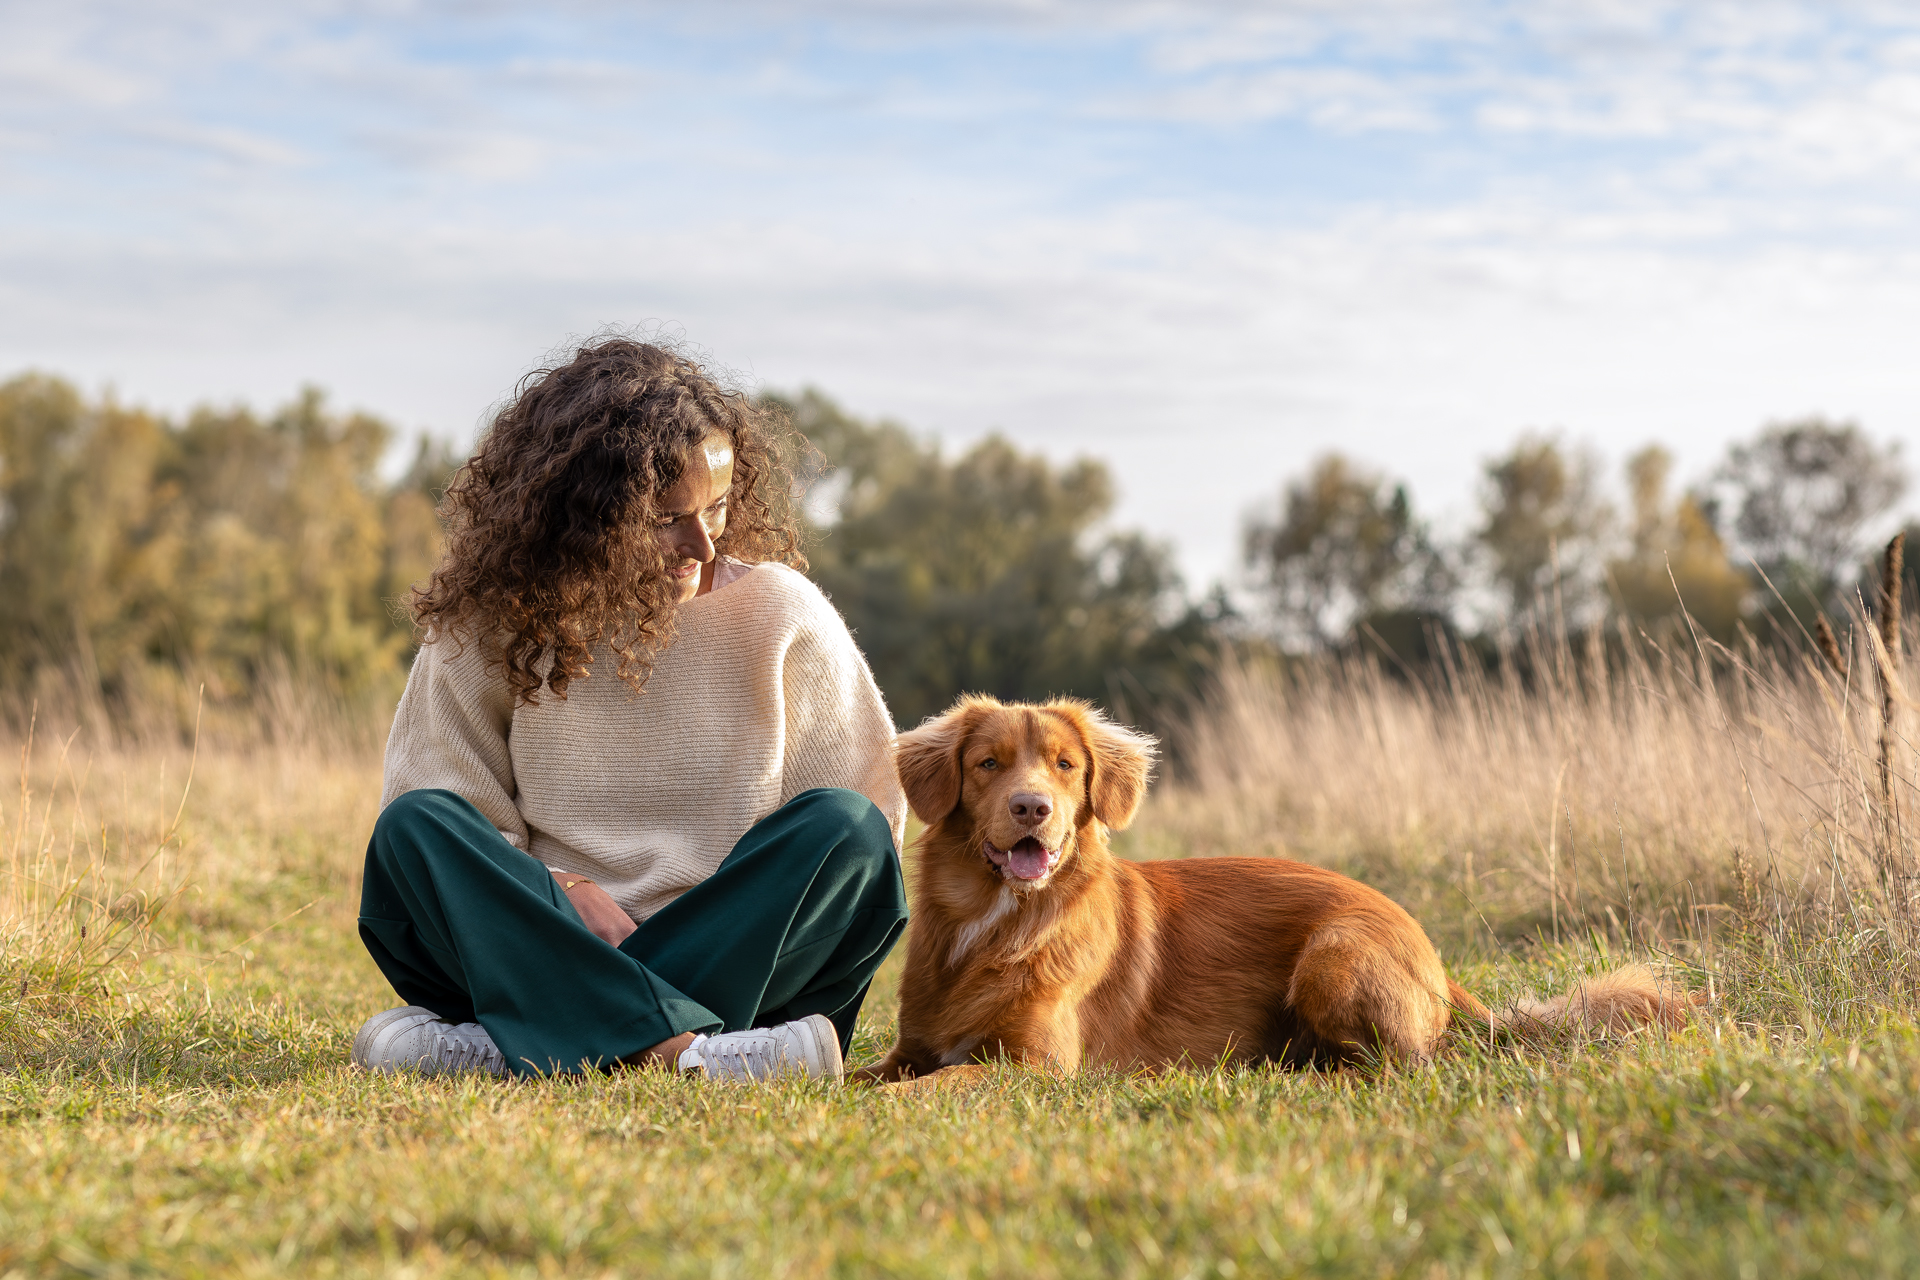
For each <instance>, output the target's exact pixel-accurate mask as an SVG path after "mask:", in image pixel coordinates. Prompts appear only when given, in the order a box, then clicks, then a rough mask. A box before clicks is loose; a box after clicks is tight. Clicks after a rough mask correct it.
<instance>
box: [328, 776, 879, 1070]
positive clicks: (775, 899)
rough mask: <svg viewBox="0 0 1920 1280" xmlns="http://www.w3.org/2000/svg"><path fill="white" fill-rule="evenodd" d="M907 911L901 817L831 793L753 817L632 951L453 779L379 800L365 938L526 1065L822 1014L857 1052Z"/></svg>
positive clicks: (448, 1013)
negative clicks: (382, 804) (872, 993)
mask: <svg viewBox="0 0 1920 1280" xmlns="http://www.w3.org/2000/svg"><path fill="white" fill-rule="evenodd" d="M906 921H907V899H906V890H905V887H904V885H903V884H902V883H901V879H900V859H899V855H898V854H897V853H896V852H895V851H894V847H893V834H892V832H891V831H890V830H889V829H888V827H887V820H886V818H885V817H883V816H882V815H881V813H880V811H879V810H878V809H876V808H875V807H874V806H873V803H872V802H871V801H870V800H868V799H867V798H866V797H865V796H862V795H860V794H858V793H857V792H853V791H844V790H839V789H826V788H823V789H819V790H814V791H806V792H802V793H801V794H800V795H797V796H795V797H794V798H793V799H792V800H790V801H788V802H787V803H786V804H784V805H782V806H781V807H780V808H779V809H777V810H775V811H774V812H773V813H771V814H769V815H768V816H767V817H766V818H765V819H763V820H762V821H760V822H759V823H756V824H755V825H754V827H753V828H752V829H751V830H749V831H748V832H747V834H746V835H744V836H742V837H741V838H740V842H739V843H738V844H736V845H735V846H734V847H733V851H732V852H731V853H729V854H728V855H727V859H726V861H725V862H723V863H721V864H720V869H719V870H717V871H715V872H714V873H713V874H712V875H711V876H709V877H708V878H707V879H706V880H704V881H702V882H701V883H699V884H697V885H695V886H694V887H693V888H692V889H689V890H688V891H687V892H686V893H684V894H682V895H681V896H680V897H678V898H676V899H675V900H674V901H673V902H671V903H669V904H668V905H667V906H665V907H664V908H662V909H661V910H660V911H658V912H657V913H655V914H654V915H653V916H652V917H650V918H649V919H648V920H647V922H646V923H645V924H643V925H641V926H640V927H639V928H638V929H636V930H635V931H634V932H633V934H632V935H631V936H630V937H628V938H627V940H626V941H624V942H622V943H621V944H620V945H619V946H618V947H613V946H609V945H608V944H607V943H606V942H604V941H603V940H601V939H600V938H598V937H596V936H595V935H594V934H593V933H591V932H590V931H589V930H588V929H587V927H586V925H584V924H582V923H581V921H580V916H579V913H578V912H576V911H575V910H574V909H573V905H572V904H571V903H569V902H568V901H567V895H566V894H565V893H564V892H562V890H561V888H560V886H559V885H558V884H556V883H554V879H553V876H552V875H551V874H549V873H548V871H547V869H546V867H544V866H543V865H541V863H540V862H539V861H537V860H536V859H534V858H532V857H529V856H528V855H527V854H525V853H522V852H521V851H520V850H519V849H516V848H514V847H513V846H512V845H511V844H509V843H507V840H506V838H505V837H504V836H502V835H501V834H500V833H499V832H498V831H497V830H495V829H494V826H493V824H492V823H490V822H488V821H487V820H486V819H485V818H484V817H482V816H481V814H480V811H479V810H477V809H475V808H474V807H473V806H472V805H471V804H469V803H468V802H467V801H466V800H463V799H462V798H461V797H459V796H457V795H455V794H454V793H453V792H451V791H410V792H407V793H405V794H404V795H401V796H398V797H396V798H395V799H394V801H393V803H391V804H389V805H388V806H387V807H386V809H385V810H383V811H382V812H381V814H380V820H379V822H378V823H376V824H375V826H374V829H373V841H372V843H371V844H370V845H369V846H368V848H367V872H366V879H365V881H364V883H363V886H362V889H361V897H360V937H361V940H362V941H364V942H365V943H366V945H367V950H368V951H370V952H372V953H373V959H374V963H376V964H378V965H379V966H380V971H381V972H382V973H384V974H386V976H387V980H388V981H389V982H391V983H392V984H393V989H394V990H395V991H396V992H398V993H399V996H400V998H401V999H402V1000H404V1001H406V1002H407V1003H408V1004H417V1005H421V1006H423V1007H425V1008H428V1009H431V1010H433V1012H435V1013H437V1014H439V1015H440V1016H441V1017H442V1018H445V1019H447V1020H448V1021H449V1022H479V1023H480V1024H481V1025H482V1026H484V1027H486V1029H487V1032H488V1034H490V1035H491V1036H492V1037H493V1041H494V1043H495V1044H497V1045H499V1046H500V1050H501V1052H502V1053H503V1054H504V1055H505V1057H506V1059H507V1061H508V1063H510V1064H511V1065H512V1067H513V1070H514V1071H515V1073H516V1074H519V1075H535V1074H548V1073H552V1072H556V1071H579V1070H591V1069H595V1068H606V1067H608V1066H611V1065H612V1063H613V1062H614V1061H615V1060H617V1059H619V1058H621V1057H624V1056H626V1055H627V1054H631V1053H635V1052H638V1051H640V1050H643V1049H649V1048H652V1047H653V1046H654V1045H656V1044H659V1043H660V1042H661V1041H663V1040H670V1039H672V1038H673V1037H674V1036H677V1035H679V1034H680V1033H681V1032H683V1031H705V1032H715V1031H721V1030H726V1031H740V1030H744V1029H746V1028H748V1027H764V1026H771V1025H774V1024H776V1023H780V1022H788V1021H791V1020H793V1019H795V1018H804V1017H806V1016H807V1015H808V1014H812V1013H823V1014H825V1015H827V1017H829V1018H831V1019H832V1020H833V1024H834V1026H835V1027H837V1028H838V1029H839V1031H840V1047H841V1050H842V1051H843V1052H844V1051H845V1050H846V1049H847V1048H848V1046H849V1043H850V1042H851V1040H852V1037H853V1024H854V1019H855V1018H857V1017H858V1016H859V1013H860V1002H861V1001H862V1000H863V999H865V998H866V994H867V985H868V983H869V982H870V981H871V980H872V978H873V972H874V970H875V969H878V968H879V967H880V962H881V961H882V960H884V959H886V956H887V952H888V951H890V950H892V948H893V944H894V941H895V940H896V939H897V938H898V937H899V936H900V931H901V930H902V929H904V928H905V927H906Z"/></svg>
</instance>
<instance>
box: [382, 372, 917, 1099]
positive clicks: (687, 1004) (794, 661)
mask: <svg viewBox="0 0 1920 1280" xmlns="http://www.w3.org/2000/svg"><path fill="white" fill-rule="evenodd" d="M783 429H784V428H783V423H782V420H781V419H779V418H778V417H777V416H776V414H775V413H774V412H773V411H770V410H768V409H765V408H763V407H759V406H756V405H754V404H753V403H751V402H750V401H748V400H747V399H745V398H744V397H742V396H741V395H739V394H738V393H733V392H727V391H724V390H722V389H721V388H720V387H719V386H717V385H716V384H715V383H714V381H713V380H712V379H711V378H709V377H708V376H707V375H706V374H704V373H703V372H702V371H701V370H700V369H699V368H698V367H697V366H696V365H694V364H693V363H692V362H691V361H689V360H687V359H686V358H684V357H683V356H680V355H678V354H676V353H674V352H671V351H668V350H664V349H662V348H660V347H657V346H650V345H647V344H643V343H638V342H633V341H629V340H626V339H621V338H611V339H602V340H597V341H594V342H591V343H589V344H588V345H586V346H583V347H581V348H580V349H579V351H578V352H577V353H576V354H575V356H574V358H573V359H572V360H571V361H570V362H569V363H567V364H566V365H564V366H562V367H559V368H555V369H550V370H543V371H541V372H539V373H537V374H533V375H529V377H528V378H527V379H526V380H525V381H523V382H522V384H521V388H520V390H519V393H518V394H517V396H516V397H515V399H514V400H513V401H512V402H511V403H510V404H509V405H508V406H507V407H506V409H504V410H503V411H502V412H501V413H500V415H499V416H498V418H497V419H496V420H495V421H494V424H493V426H492V428H491V429H490V430H489V432H488V433H487V436H486V438H485V439H484V440H483V441H482V442H481V444H480V447H479V450H478V452H477V453H476V454H475V455H474V457H473V459H472V460H471V461H470V462H468V464H467V465H466V467H465V468H464V469H463V470H462V471H461V472H460V474H459V475H458V476H457V477H456V478H455V480H454V483H453V485H452V486H451V487H450V488H449V489H448V490H447V498H446V503H445V506H444V508H443V510H444V512H445V513H446V514H447V515H448V516H449V518H450V524H451V532H450V537H449V541H448V545H447V552H446V556H445V558H444V559H443V561H442V562H441V564H440V567H439V568H438V569H437V570H436V571H435V572H434V575H433V578H432V580H431V582H430V583H429V584H428V586H427V587H425V588H424V589H416V591H415V593H414V601H413V605H414V616H415V618H416V620H417V621H418V623H419V624H420V626H421V627H422V628H424V630H425V634H426V640H425V643H424V644H423V645H422V647H421V650H420V656H419V657H418V658H417V659H416V660H415V662H414V666H413V672H412V674H411V676H410V677H409V678H408V681H407V689H406V693H405V694H404V695H403V696H402V698H401V700H400V707H399V710H398V712H397V713H396V716H395V719H394V725H393V732H392V736H391V737H390V738H389V739H388V742H387V755H386V784H385V793H384V795H383V797H382V805H383V808H382V812H381V814H380V819H379V822H378V823H377V824H376V826H375V827H374V833H373V841H372V844H371V845H370V847H369V848H368V851H367V871H366V880H365V884H364V888H363V891H362V898H361V911H360V936H361V938H362V939H363V940H364V941H365V943H366V945H367V949H368V950H369V951H370V952H372V953H373V958H374V960H375V961H376V962H377V963H378V964H379V966H380V969H381V971H382V972H383V973H385V974H386V976H387V978H388V980H389V981H391V982H392V983H393V987H394V990H395V991H396V992H398V993H399V995H400V997H401V998H402V999H403V1000H405V1001H407V1005H408V1007H406V1008H402V1009H395V1010H390V1011H389V1012H387V1013H384V1014H380V1015H378V1016H376V1017H375V1018H373V1019H371V1020H370V1021H368V1022H367V1024H366V1025H365V1026H364V1027H362V1028H361V1030H360V1033H359V1035H357V1036H356V1037H355V1038H354V1048H353V1056H354V1061H355V1062H357V1063H359V1064H361V1065H362V1066H367V1067H372V1068H375V1069H381V1070H405V1069H419V1070H444V1069H453V1068H461V1067H479V1068H483V1069H486V1070H490V1071H492V1072H494V1073H495V1074H505V1073H507V1072H513V1073H515V1074H522V1075H524V1074H544V1073H551V1072H556V1071H559V1072H565V1071H580V1070H590V1069H596V1068H601V1069H604V1068H606V1067H609V1066H611V1065H613V1064H614V1063H652V1064H659V1065H665V1066H677V1067H678V1068H679V1069H681V1070H683V1071H702V1072H705V1073H707V1074H709V1075H714V1076H726V1077H730V1078H736V1079H763V1078H766V1077H768V1076H770V1075H774V1074H779V1073H782V1072H799V1073H803V1074H807V1075H816V1076H831V1075H838V1074H839V1073H840V1071H841V1064H842V1062H843V1060H844V1054H845V1051H846V1049H847V1046H848V1043H849V1041H850V1040H851V1038H852V1035H853V1026H854V1020H855V1018H856V1017H857V1015H858V1014H859V1011H860V1003H861V1001H862V999H863V998H864V997H865V995H866V990H867V984H868V981H869V979H870V978H871V977H872V975H873V971H874V970H875V969H876V968H878V967H879V964H880V962H881V960H883V959H884V958H885V957H886V954H887V952H888V950H889V949H890V948H891V947H892V946H893V943H894V940H895V939H896V938H897V937H898V936H899V934H900V931H901V929H902V928H903V927H904V925H905V922H906V914H907V912H906V898H905V894H904V891H903V889H902V886H901V881H900V864H899V855H898V852H897V849H898V846H899V842H900V837H901V834H902V828H903V826H904V824H905V820H906V802H905V800H904V798H903V797H902V795H901V792H900V787H899V784H898V782H897V781H896V780H895V778H894V774H893V767H892V762H891V759H890V756H889V748H890V743H891V739H892V736H893V726H892V721H891V720H890V718H889V717H888V715H887V710H886V707H885V705H884V704H883V703H882V701H881V698H880V691H879V689H878V688H877V687H876V686H875V685H874V682H873V676H872V674H871V673H870V672H869V671H868V670H867V666H866V663H865V661H864V660H863V659H862V657H861V656H860V652H859V650H858V649H857V648H855V647H854V643H853V638H852V636H851V635H850V634H849V633H848V631H847V628H846V624H845V623H844V622H843V621H842V620H841V618H840V616H839V614H838V613H836V612H835V611H834V609H833V607H832V606H831V605H830V604H828V603H827V600H826V597H824V596H823V595H821V593H820V591H819V590H818V588H816V587H814V586H813V584H812V583H810V582H809V581H808V580H807V579H806V578H805V577H803V576H802V575H801V573H800V572H798V571H797V570H798V569H802V568H804V567H805V564H806V561H805V558H804V557H803V556H802V555H801V553H800V547H799V538H798V532H797V526H796V520H795V515H794V512H793V509H792V502H791V497H792V493H793V484H792V478H791V476H790V474H789V472H788V470H787V469H786V467H785V466H784V465H783V463H782V462H781V460H780V457H779V452H780V446H781V445H782V444H783V440H782V438H781V437H782V431H783Z"/></svg>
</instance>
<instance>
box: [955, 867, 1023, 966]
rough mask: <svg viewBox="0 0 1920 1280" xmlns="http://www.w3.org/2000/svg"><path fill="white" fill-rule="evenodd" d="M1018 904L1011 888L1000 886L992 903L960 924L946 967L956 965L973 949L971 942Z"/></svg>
mask: <svg viewBox="0 0 1920 1280" xmlns="http://www.w3.org/2000/svg"><path fill="white" fill-rule="evenodd" d="M1019 905H1020V900H1019V899H1018V898H1016V897H1014V896H1013V890H1011V889H1009V888H1007V887H1006V886H1005V885H1002V886H1000V892H998V893H996V894H995V895H994V896H993V902H992V905H990V906H989V907H988V908H987V909H986V910H985V911H984V912H982V913H981V914H980V915H978V916H976V917H974V918H973V919H972V920H969V921H967V923H965V924H963V925H961V926H960V932H959V934H958V935H957V936H955V938H954V940H953V950H952V951H950V952H948V953H947V965H948V967H949V968H951V967H953V966H955V965H958V964H959V963H960V961H961V960H963V959H965V958H966V954H967V952H969V951H971V950H972V949H973V944H974V943H976V942H978V941H980V938H981V935H983V934H984V933H986V931H987V930H989V929H991V928H993V926H994V925H996V924H998V923H1000V921H1002V920H1004V919H1006V918H1007V915H1008V913H1010V912H1011V911H1013V909H1014V908H1015V907H1018V906H1019Z"/></svg>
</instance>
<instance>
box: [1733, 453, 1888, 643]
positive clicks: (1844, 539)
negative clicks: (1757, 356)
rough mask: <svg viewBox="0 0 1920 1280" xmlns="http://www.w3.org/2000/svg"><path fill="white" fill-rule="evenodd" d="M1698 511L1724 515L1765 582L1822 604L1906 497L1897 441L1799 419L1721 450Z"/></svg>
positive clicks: (1743, 552) (1841, 586) (1833, 594)
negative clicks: (1871, 530)
mask: <svg viewBox="0 0 1920 1280" xmlns="http://www.w3.org/2000/svg"><path fill="white" fill-rule="evenodd" d="M1712 487H1713V494H1712V497H1711V498H1710V499H1709V500H1708V502H1707V504H1706V507H1707V513H1708V515H1709V516H1711V517H1713V518H1714V519H1715V522H1716V523H1718V522H1719V519H1720V517H1721V515H1722V513H1723V511H1724V512H1727V513H1730V515H1731V524H1732V529H1733V534H1734V539H1735V543H1736V546H1737V549H1738V551H1739V552H1740V554H1741V555H1742V556H1743V557H1751V559H1752V560H1753V561H1754V562H1755V563H1757V564H1758V565H1759V566H1760V568H1761V569H1762V570H1763V571H1765V573H1766V574H1767V576H1768V578H1770V579H1771V580H1772V581H1773V583H1774V585H1775V586H1776V587H1778V588H1779V589H1780V590H1781V591H1783V592H1786V593H1788V594H1789V596H1790V597H1792V596H1796V595H1804V596H1805V597H1806V598H1807V599H1808V601H1809V603H1811V604H1814V605H1816V606H1830V605H1832V604H1834V603H1836V600H1835V597H1836V596H1837V595H1838V594H1839V593H1840V592H1841V590H1842V589H1844V588H1845V587H1847V586H1848V585H1850V583H1849V581H1848V579H1849V577H1850V573H1851V571H1852V570H1853V568H1854V566H1855V565H1856V564H1857V563H1858V562H1859V560H1860V559H1861V557H1862V556H1863V555H1864V554H1865V551H1866V548H1865V546H1864V545H1863V538H1864V535H1865V533H1866V531H1867V529H1868V527H1869V526H1871V525H1872V524H1873V523H1874V522H1876V521H1877V520H1879V519H1880V517H1882V516H1884V515H1885V514H1886V513H1887V512H1888V511H1890V510H1892V509H1893V505H1894V503H1896V502H1897V501H1899V499H1900V496H1901V495H1902V494H1903V493H1905V492H1906V488H1907V474H1906V469H1905V468H1904V467H1903V466H1902V465H1901V462H1900V446H1899V444H1898V443H1889V444H1885V445H1881V444H1877V443H1875V442H1874V441H1873V440H1872V439H1871V438H1870V437H1868V436H1867V435H1866V434H1865V433H1864V432H1862V431H1861V430H1860V428H1859V426H1858V425H1857V424H1855V423H1851V422H1832V421H1829V420H1828V419H1825V418H1817V417H1816V418H1802V419H1799V420H1796V421H1793V422H1783V423H1776V424H1774V425H1772V426H1769V427H1767V428H1766V429H1765V430H1763V431H1762V432H1761V433H1760V434H1759V435H1758V436H1757V437H1755V438H1754V439H1753V440H1750V441H1746V442H1743V443H1738V444H1735V445H1733V446H1731V447H1730V448H1729V449H1728V450H1727V456H1726V460H1725V461H1724V462H1722V463H1721V465H1720V468H1719V470H1718V471H1717V472H1716V473H1715V475H1714V479H1713V486H1712Z"/></svg>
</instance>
